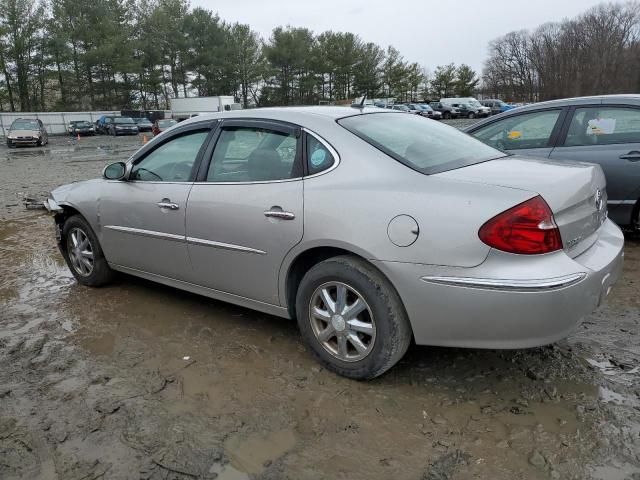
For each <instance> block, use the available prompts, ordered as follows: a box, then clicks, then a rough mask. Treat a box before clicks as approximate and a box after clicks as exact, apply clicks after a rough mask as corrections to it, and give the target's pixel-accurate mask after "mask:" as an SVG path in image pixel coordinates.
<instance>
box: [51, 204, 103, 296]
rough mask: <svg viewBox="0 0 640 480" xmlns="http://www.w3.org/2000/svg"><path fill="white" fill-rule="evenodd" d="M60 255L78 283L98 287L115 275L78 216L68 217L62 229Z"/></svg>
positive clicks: (96, 240) (95, 240)
mask: <svg viewBox="0 0 640 480" xmlns="http://www.w3.org/2000/svg"><path fill="white" fill-rule="evenodd" d="M62 253H63V255H64V259H65V260H66V262H67V265H68V266H69V269H70V270H71V273H72V274H73V276H74V277H75V278H76V280H77V281H78V283H81V284H82V285H87V286H90V287H100V286H102V285H106V284H107V283H109V282H110V281H111V280H112V279H113V277H114V275H115V273H114V271H113V270H111V268H110V267H109V264H108V263H107V260H106V259H105V258H104V253H103V252H102V248H101V247H100V243H99V242H98V238H97V237H96V235H95V233H93V230H92V229H91V227H90V226H89V224H88V223H87V221H86V220H85V219H84V218H82V217H81V216H80V215H74V216H72V217H69V218H68V219H67V220H66V221H65V222H64V225H63V227H62Z"/></svg>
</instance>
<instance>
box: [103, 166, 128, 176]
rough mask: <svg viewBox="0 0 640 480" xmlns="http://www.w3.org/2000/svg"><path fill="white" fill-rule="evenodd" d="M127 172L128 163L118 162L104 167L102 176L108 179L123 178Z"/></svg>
mask: <svg viewBox="0 0 640 480" xmlns="http://www.w3.org/2000/svg"><path fill="white" fill-rule="evenodd" d="M126 173H127V164H126V163H124V162H116V163H112V164H110V165H107V166H106V167H104V170H103V171H102V176H103V177H104V178H105V179H107V180H122V179H123V178H124V177H125V175H126Z"/></svg>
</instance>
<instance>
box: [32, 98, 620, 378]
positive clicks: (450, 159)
mask: <svg viewBox="0 0 640 480" xmlns="http://www.w3.org/2000/svg"><path fill="white" fill-rule="evenodd" d="M372 166H375V168H372ZM604 188H605V179H604V175H603V174H602V170H601V169H600V167H598V166H597V165H593V164H587V163H581V164H577V163H575V164H571V165H562V164H559V163H547V162H541V161H540V160H535V159H533V160H532V159H527V158H524V157H517V156H509V155H506V154H505V153H503V152H501V151H499V150H496V149H495V148H492V147H490V146H488V145H485V144H483V143H481V142H479V141H477V140H475V139H474V138H472V137H471V136H469V135H466V134H464V133H462V132H460V131H459V130H457V129H455V128H453V127H450V126H448V125H444V124H442V123H439V122H428V121H425V120H424V119H422V118H418V117H417V116H416V115H405V114H401V113H400V112H397V111H391V110H388V109H384V110H383V109H379V108H363V109H359V108H345V107H306V108H304V107H298V108H296V107H289V108H269V109H254V110H247V111H242V112H224V113H221V114H213V115H201V116H198V117H195V118H193V119H190V120H185V121H184V122H182V123H180V124H179V125H176V126H175V127H174V128H172V129H171V130H169V131H167V132H165V133H164V134H162V135H160V136H159V137H156V138H154V139H153V140H151V141H150V142H148V143H147V144H146V145H145V146H144V147H142V148H141V149H140V150H138V152H136V153H134V154H133V155H132V156H131V158H130V159H128V160H127V161H126V162H116V163H113V164H111V165H108V166H107V167H106V168H105V169H104V171H103V178H102V179H95V180H89V181H84V182H76V183H72V184H69V185H65V186H63V187H60V188H58V189H56V190H54V191H53V192H51V194H50V196H49V198H48V199H47V200H46V202H45V206H46V207H47V208H48V210H49V211H51V212H52V213H53V214H54V215H55V217H54V218H55V225H56V228H57V232H58V236H57V238H58V239H59V246H60V249H61V251H62V254H63V256H64V258H65V260H66V262H67V264H68V266H69V269H70V270H71V272H72V274H73V275H74V276H75V278H76V279H77V281H78V282H79V283H80V284H82V285H87V286H100V285H104V284H107V283H108V282H109V281H110V280H111V279H112V278H113V274H114V271H115V270H117V271H121V272H124V273H128V274H132V275H137V276H140V277H143V278H146V279H148V280H153V281H156V282H160V283H163V284H165V285H169V286H173V287H176V288H181V289H185V290H188V291H191V292H194V293H198V294H202V295H207V296H209V297H212V298H216V299H219V300H224V301H228V302H231V303H236V304H239V305H242V306H245V307H249V308H253V309H256V310H260V311H263V312H267V313H270V314H274V315H278V316H281V317H285V318H295V319H297V321H298V326H299V329H300V332H301V335H302V338H303V340H304V342H305V343H306V345H307V347H308V348H307V349H308V350H309V351H310V352H312V353H313V355H314V356H315V357H316V358H317V359H318V360H319V361H320V362H321V363H322V364H323V365H324V366H325V367H326V368H327V369H329V370H331V371H333V372H336V373H338V374H341V375H344V376H347V377H350V378H357V379H368V378H373V377H376V376H378V375H381V374H382V373H384V372H385V371H386V370H387V369H389V368H391V367H392V366H393V365H394V364H395V363H396V362H398V361H399V360H400V359H401V358H402V356H403V355H404V353H405V352H406V351H407V348H408V347H409V345H410V343H411V342H412V341H415V343H417V344H419V345H420V344H422V345H424V344H429V345H446V346H455V347H473V348H477V347H482V348H527V347H534V346H538V345H544V344H548V343H553V342H555V341H557V340H559V339H561V338H564V337H565V336H567V335H568V334H569V333H570V332H571V331H572V330H573V329H574V328H575V327H576V326H577V324H578V323H579V321H580V319H581V317H583V316H584V315H587V314H589V313H591V312H592V310H593V309H595V308H596V307H597V306H598V305H600V304H601V303H602V301H603V300H604V298H605V297H606V296H607V294H608V293H609V291H610V289H611V287H612V285H613V284H614V283H615V281H616V280H617V278H618V276H619V275H620V272H621V269H622V261H623V253H622V248H623V244H624V237H623V235H622V233H621V232H620V229H619V228H618V227H617V226H616V225H614V224H613V223H612V222H611V221H610V220H608V219H607V216H606V204H604V203H602V202H599V201H594V199H598V198H601V197H600V195H601V194H602V192H603V191H604ZM345 205H349V208H348V209H345ZM355 219H357V221H355ZM425 312H428V315H425ZM263 327H265V328H268V325H263Z"/></svg>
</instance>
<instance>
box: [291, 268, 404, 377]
mask: <svg viewBox="0 0 640 480" xmlns="http://www.w3.org/2000/svg"><path fill="white" fill-rule="evenodd" d="M296 312H297V313H296V316H297V320H298V326H299V328H300V332H301V334H302V337H303V339H304V341H305V343H306V344H307V346H308V347H309V348H310V349H311V351H312V353H313V354H314V356H315V357H316V359H317V360H318V361H319V362H320V363H321V364H322V365H324V366H325V367H326V368H327V369H328V370H331V371H333V372H335V373H337V374H339V375H343V376H345V377H349V378H354V379H358V380H365V379H371V378H375V377H377V376H379V375H382V374H383V373H384V372H386V371H387V370H388V369H390V368H391V367H392V366H393V365H395V364H396V363H397V362H398V361H399V360H400V359H401V358H402V357H403V356H404V354H405V353H406V351H407V348H409V343H410V341H411V327H410V325H409V320H408V318H407V314H406V312H405V310H404V306H403V305H402V302H401V300H400V297H399V296H398V294H397V292H396V291H395V289H394V288H393V286H392V285H391V284H390V283H389V281H388V280H387V279H386V278H384V276H383V275H382V274H381V273H380V272H379V271H378V270H376V269H375V268H374V267H372V266H371V265H370V264H368V263H367V262H366V261H364V260H361V259H359V258H356V257H352V256H339V257H334V258H330V259H328V260H325V261H323V262H320V263H318V264H317V265H315V266H314V267H312V268H311V269H310V270H309V271H308V272H307V273H306V274H305V276H304V277H303V279H302V281H301V282H300V287H299V289H298V292H297V295H296Z"/></svg>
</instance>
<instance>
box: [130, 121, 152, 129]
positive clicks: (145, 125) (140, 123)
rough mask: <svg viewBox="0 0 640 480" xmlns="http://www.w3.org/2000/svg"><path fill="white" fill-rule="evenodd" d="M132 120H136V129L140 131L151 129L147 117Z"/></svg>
mask: <svg viewBox="0 0 640 480" xmlns="http://www.w3.org/2000/svg"><path fill="white" fill-rule="evenodd" d="M133 121H134V122H136V125H137V126H138V131H140V132H150V131H151V130H153V123H151V122H150V121H149V119H148V118H134V119H133Z"/></svg>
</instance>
